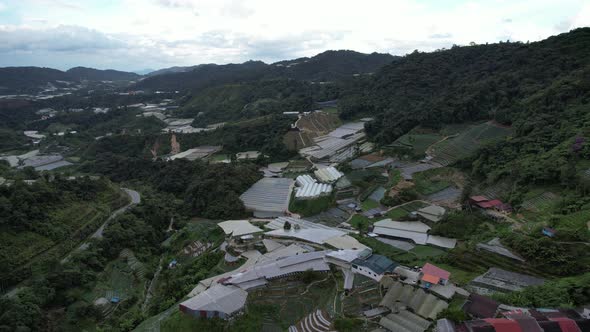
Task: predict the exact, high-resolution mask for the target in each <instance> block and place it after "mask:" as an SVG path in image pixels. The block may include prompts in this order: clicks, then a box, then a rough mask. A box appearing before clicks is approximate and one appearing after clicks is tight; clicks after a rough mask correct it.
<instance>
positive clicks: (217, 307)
mask: <svg viewBox="0 0 590 332" xmlns="http://www.w3.org/2000/svg"><path fill="white" fill-rule="evenodd" d="M247 297H248V292H246V291H245V290H243V289H241V288H239V287H236V286H231V285H230V286H225V285H220V284H215V285H214V286H212V287H211V288H209V289H207V290H205V291H204V292H202V293H200V294H199V295H197V296H195V297H192V298H190V299H188V300H186V301H184V302H182V303H181V304H180V305H179V309H180V311H181V312H183V313H185V314H188V315H192V316H195V317H200V318H214V317H219V318H221V319H228V318H230V317H232V316H234V315H236V314H237V313H239V312H240V311H241V310H242V309H243V308H244V305H245V304H246V299H247Z"/></svg>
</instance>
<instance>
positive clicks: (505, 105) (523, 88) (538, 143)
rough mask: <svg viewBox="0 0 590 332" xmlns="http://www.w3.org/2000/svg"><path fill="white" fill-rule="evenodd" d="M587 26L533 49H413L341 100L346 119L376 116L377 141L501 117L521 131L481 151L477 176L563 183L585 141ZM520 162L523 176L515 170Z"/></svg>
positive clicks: (372, 130) (589, 66) (589, 61)
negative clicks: (580, 140) (578, 140)
mask: <svg viewBox="0 0 590 332" xmlns="http://www.w3.org/2000/svg"><path fill="white" fill-rule="evenodd" d="M588 54H590V29H589V28H584V29H577V30H574V31H572V32H570V33H566V34H561V35H558V36H554V37H550V38H548V39H546V40H544V41H540V42H536V43H528V44H523V43H499V44H489V45H475V46H467V47H453V48H452V49H450V50H444V51H437V52H433V53H418V52H414V53H412V54H410V55H408V56H406V57H404V58H402V59H400V60H399V61H396V62H394V63H392V64H390V65H388V66H386V67H384V68H383V69H382V70H381V71H379V72H378V73H377V74H376V75H374V77H373V78H371V79H370V80H367V81H364V83H363V85H362V86H357V87H355V88H354V91H351V93H349V94H346V93H344V95H345V97H344V98H342V99H341V100H340V103H339V104H340V106H341V115H342V116H343V117H344V118H351V117H357V116H361V115H371V116H376V120H375V121H373V122H372V123H371V124H370V125H369V126H368V128H367V131H368V134H369V135H370V137H371V138H372V139H373V140H375V141H377V142H378V143H381V144H389V143H392V142H393V141H394V140H396V139H397V138H398V137H400V136H401V135H403V134H405V133H407V132H408V131H410V130H411V129H412V128H414V127H416V126H418V125H421V126H424V127H430V128H434V129H438V128H440V127H441V126H442V125H444V124H448V123H463V122H466V121H478V120H495V121H497V122H499V123H501V124H504V125H512V127H513V131H514V132H515V135H514V137H512V138H511V139H510V140H507V139H506V140H503V141H501V142H500V143H498V144H495V145H494V146H493V147H489V148H487V149H485V150H484V152H482V153H480V154H478V155H477V156H476V157H475V159H477V161H476V162H475V163H473V166H474V172H475V174H477V175H479V176H481V177H484V178H488V179H490V180H493V179H494V178H498V177H503V176H508V175H509V174H510V176H512V177H513V178H515V179H517V180H520V181H523V182H526V181H529V182H530V181H532V182H559V181H560V180H561V181H564V180H565V179H564V178H563V174H565V173H564V172H561V173H560V171H559V170H560V169H563V168H567V165H568V163H574V164H575V161H574V159H576V158H578V159H579V158H582V159H583V158H588V150H589V149H588V147H587V146H583V148H582V149H580V150H579V151H575V153H574V152H573V151H572V150H571V149H570V146H572V144H574V140H575V139H576V137H578V136H581V137H584V136H585V135H588V126H587V121H588V114H590V112H588V110H589V109H590V106H589V104H588V103H589V101H590V89H589V87H590V80H589V77H590V76H589V73H590V58H589V57H588ZM512 163H516V165H518V166H517V168H516V169H517V170H518V171H517V172H515V171H514V169H515V168H514V167H515V164H512Z"/></svg>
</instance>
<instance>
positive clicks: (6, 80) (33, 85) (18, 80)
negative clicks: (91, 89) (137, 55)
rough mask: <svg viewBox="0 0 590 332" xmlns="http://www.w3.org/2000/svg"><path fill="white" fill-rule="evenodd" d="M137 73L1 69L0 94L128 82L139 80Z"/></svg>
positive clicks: (86, 69) (82, 69) (39, 68)
mask: <svg viewBox="0 0 590 332" xmlns="http://www.w3.org/2000/svg"><path fill="white" fill-rule="evenodd" d="M139 77H140V76H139V75H137V74H135V73H128V72H122V71H117V70H111V69H108V70H99V69H93V68H84V67H75V68H72V69H69V70H68V71H66V72H63V71H61V70H57V69H52V68H41V67H4V68H0V94H12V93H36V92H38V91H41V90H43V89H52V88H55V87H70V85H71V84H72V83H78V82H80V81H82V80H88V81H119V80H123V81H128V80H134V79H137V78H139Z"/></svg>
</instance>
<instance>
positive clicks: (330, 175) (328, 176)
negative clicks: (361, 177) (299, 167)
mask: <svg viewBox="0 0 590 332" xmlns="http://www.w3.org/2000/svg"><path fill="white" fill-rule="evenodd" d="M314 174H315V176H316V177H317V178H318V180H319V181H320V182H323V183H332V182H336V180H338V179H340V178H341V177H342V176H344V174H342V173H340V171H338V170H337V169H336V168H334V167H325V168H320V169H318V170H317V171H315V172H314Z"/></svg>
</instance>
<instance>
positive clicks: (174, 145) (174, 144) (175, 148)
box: [170, 134, 180, 155]
mask: <svg viewBox="0 0 590 332" xmlns="http://www.w3.org/2000/svg"><path fill="white" fill-rule="evenodd" d="M178 153H180V143H178V141H177V140H176V135H175V134H172V137H170V154H173V155H174V154H178Z"/></svg>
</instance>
